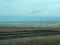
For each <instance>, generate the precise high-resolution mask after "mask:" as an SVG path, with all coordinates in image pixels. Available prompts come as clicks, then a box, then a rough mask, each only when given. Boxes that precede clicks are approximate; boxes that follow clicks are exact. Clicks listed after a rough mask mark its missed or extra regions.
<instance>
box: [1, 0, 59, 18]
mask: <svg viewBox="0 0 60 45" xmlns="http://www.w3.org/2000/svg"><path fill="white" fill-rule="evenodd" d="M2 15H3V16H37V17H39V16H60V0H0V16H2Z"/></svg>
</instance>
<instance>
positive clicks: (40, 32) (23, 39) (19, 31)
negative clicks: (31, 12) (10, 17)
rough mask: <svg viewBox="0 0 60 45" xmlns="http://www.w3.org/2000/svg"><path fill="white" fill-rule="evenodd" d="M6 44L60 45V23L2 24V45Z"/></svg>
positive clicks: (0, 37)
mask: <svg viewBox="0 0 60 45" xmlns="http://www.w3.org/2000/svg"><path fill="white" fill-rule="evenodd" d="M27 42H28V43H27ZM5 44H6V45H37V44H38V45H55V44H58V45H60V23H30V24H20V23H10V24H0V45H5Z"/></svg>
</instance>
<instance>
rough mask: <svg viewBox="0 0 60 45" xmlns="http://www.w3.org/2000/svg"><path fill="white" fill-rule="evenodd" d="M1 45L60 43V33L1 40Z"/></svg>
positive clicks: (59, 44)
mask: <svg viewBox="0 0 60 45" xmlns="http://www.w3.org/2000/svg"><path fill="white" fill-rule="evenodd" d="M0 45H60V35H57V36H56V35H55V36H41V37H31V38H19V39H10V40H0Z"/></svg>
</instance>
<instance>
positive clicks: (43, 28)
mask: <svg viewBox="0 0 60 45" xmlns="http://www.w3.org/2000/svg"><path fill="white" fill-rule="evenodd" d="M31 30H54V31H60V28H59V27H12V26H10V27H8V26H6V27H5V26H1V27H0V32H11V31H31Z"/></svg>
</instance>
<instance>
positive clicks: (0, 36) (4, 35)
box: [0, 30, 60, 40]
mask: <svg viewBox="0 0 60 45" xmlns="http://www.w3.org/2000/svg"><path fill="white" fill-rule="evenodd" d="M49 35H60V31H52V30H35V31H15V32H0V40H5V39H13V38H25V37H35V36H49Z"/></svg>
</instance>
